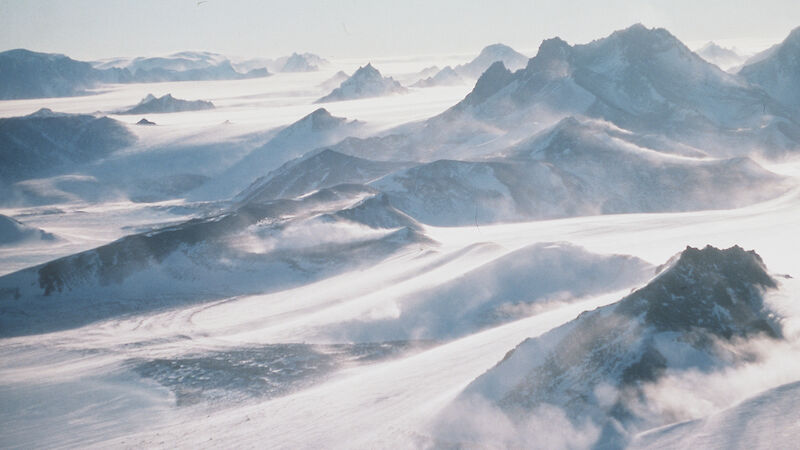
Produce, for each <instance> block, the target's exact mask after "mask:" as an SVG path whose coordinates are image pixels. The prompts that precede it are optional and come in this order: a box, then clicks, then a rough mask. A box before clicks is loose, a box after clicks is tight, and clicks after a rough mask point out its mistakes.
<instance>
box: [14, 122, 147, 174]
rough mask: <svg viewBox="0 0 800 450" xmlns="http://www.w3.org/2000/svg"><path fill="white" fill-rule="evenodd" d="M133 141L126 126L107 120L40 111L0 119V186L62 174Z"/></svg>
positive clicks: (133, 138) (132, 136)
mask: <svg viewBox="0 0 800 450" xmlns="http://www.w3.org/2000/svg"><path fill="white" fill-rule="evenodd" d="M135 141H136V138H135V137H134V135H133V134H132V133H131V132H130V131H128V129H127V128H126V127H125V125H123V124H122V123H120V122H118V121H116V120H113V119H110V118H108V117H95V116H92V115H88V114H66V113H57V112H53V111H51V110H49V109H41V110H39V111H37V112H35V113H33V114H30V115H27V116H22V117H10V118H5V119H0V184H10V183H12V182H16V181H19V180H24V179H27V178H34V177H43V176H50V175H55V174H59V173H63V171H64V170H66V169H68V168H71V167H72V166H74V165H76V164H84V163H88V162H90V161H95V160H97V159H99V158H102V157H104V156H107V155H109V154H111V153H112V152H114V151H116V150H119V149H121V148H124V147H126V146H129V145H131V144H133V143H134V142H135Z"/></svg>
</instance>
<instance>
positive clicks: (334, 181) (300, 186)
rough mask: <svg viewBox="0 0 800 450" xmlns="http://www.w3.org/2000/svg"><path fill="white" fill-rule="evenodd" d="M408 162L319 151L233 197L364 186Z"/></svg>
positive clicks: (280, 195)
mask: <svg viewBox="0 0 800 450" xmlns="http://www.w3.org/2000/svg"><path fill="white" fill-rule="evenodd" d="M411 165H413V164H411V163H402V162H388V161H370V160H367V159H362V158H356V157H354V156H349V155H344V154H342V153H338V152H335V151H333V150H322V151H320V152H316V153H314V154H311V155H307V156H304V157H302V158H299V159H297V160H293V161H290V162H288V163H286V164H284V165H282V166H281V167H279V168H278V169H276V170H274V171H272V172H270V173H269V174H267V175H266V176H264V177H261V178H258V179H257V180H256V181H254V182H253V184H251V185H250V186H249V187H248V188H247V189H245V190H244V191H242V192H241V193H240V194H239V195H237V196H236V200H237V201H241V202H250V201H267V200H275V199H279V198H297V197H300V196H302V195H305V194H309V193H311V192H314V191H316V190H319V189H324V188H329V187H333V186H336V185H339V184H346V183H351V184H366V183H369V182H371V181H373V180H376V179H378V178H380V177H382V176H384V175H386V174H388V173H391V172H393V171H395V170H398V169H402V168H405V167H408V166H411Z"/></svg>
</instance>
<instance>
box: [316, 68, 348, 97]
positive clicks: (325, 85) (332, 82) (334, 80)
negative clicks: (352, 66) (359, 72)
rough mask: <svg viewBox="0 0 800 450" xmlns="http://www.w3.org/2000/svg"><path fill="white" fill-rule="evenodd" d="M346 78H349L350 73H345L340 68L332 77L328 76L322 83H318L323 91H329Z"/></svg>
mask: <svg viewBox="0 0 800 450" xmlns="http://www.w3.org/2000/svg"><path fill="white" fill-rule="evenodd" d="M348 78H350V75H348V74H347V73H345V72H344V71H343V70H340V71H338V72H336V73H335V74H333V76H332V77H330V78H328V79H327V80H325V81H323V82H322V83H320V84H319V87H320V89H322V90H323V91H324V92H330V91H332V90H334V89H336V88H337V87H339V86H340V85H341V84H342V82H344V81H345V80H347V79H348Z"/></svg>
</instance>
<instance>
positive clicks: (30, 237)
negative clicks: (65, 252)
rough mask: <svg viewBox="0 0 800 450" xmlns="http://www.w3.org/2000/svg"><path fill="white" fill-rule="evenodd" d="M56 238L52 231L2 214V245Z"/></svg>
mask: <svg viewBox="0 0 800 450" xmlns="http://www.w3.org/2000/svg"><path fill="white" fill-rule="evenodd" d="M55 240H56V237H55V235H53V234H52V233H48V232H46V231H43V230H40V229H38V228H33V227H30V226H28V225H25V224H23V223H20V222H19V221H17V220H14V219H13V218H11V217H8V216H4V215H2V214H0V245H17V244H24V243H28V242H40V241H55Z"/></svg>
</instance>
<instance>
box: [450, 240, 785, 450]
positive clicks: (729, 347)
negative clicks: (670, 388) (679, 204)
mask: <svg viewBox="0 0 800 450" xmlns="http://www.w3.org/2000/svg"><path fill="white" fill-rule="evenodd" d="M777 287H778V283H777V281H776V280H775V279H774V278H773V277H771V276H770V275H769V274H768V273H767V271H766V267H765V266H764V264H763V262H762V261H761V258H760V257H759V256H758V255H757V254H755V253H754V252H752V251H750V252H747V251H744V250H743V249H741V248H739V247H732V248H729V249H727V250H719V249H717V248H713V247H706V248H704V249H695V248H687V249H686V250H685V251H683V252H682V253H680V254H679V255H677V256H676V257H674V258H673V259H672V260H670V262H668V263H667V265H666V266H665V268H663V270H662V271H661V273H660V274H659V275H658V276H657V277H656V278H654V279H653V280H652V281H651V282H650V283H648V284H647V285H646V286H644V287H642V288H641V289H638V290H636V291H635V292H634V293H632V294H631V295H629V296H627V297H625V298H623V299H622V300H620V301H619V302H617V303H615V304H612V305H609V306H606V307H602V308H599V309H596V310H594V311H591V312H585V313H583V314H581V315H580V316H579V317H578V318H577V319H575V320H574V321H572V322H570V323H568V324H566V325H563V326H561V327H559V328H557V329H555V330H552V331H550V332H548V333H546V334H544V335H542V336H541V337H538V338H534V339H528V340H526V341H524V342H523V343H521V344H520V345H519V346H518V347H517V348H515V349H514V350H513V351H511V352H509V353H508V355H506V357H505V358H504V359H503V361H501V362H500V363H499V364H498V365H497V366H495V367H494V368H493V369H491V370H489V371H488V372H487V373H486V374H484V375H483V376H481V377H479V378H478V379H477V380H475V381H474V382H473V383H472V384H471V385H470V386H469V387H467V389H466V390H465V391H464V392H463V393H462V394H461V395H460V397H459V399H458V400H457V401H456V402H455V404H454V405H453V407H452V408H451V409H450V412H448V413H445V414H444V415H443V416H442V419H441V420H442V424H443V425H442V427H441V429H442V430H444V431H443V433H442V434H441V439H442V442H457V443H460V444H466V445H470V444H476V443H479V442H481V443H486V442H492V444H494V445H501V446H507V445H511V446H514V445H516V444H520V443H522V442H528V441H527V439H532V441H529V442H533V443H536V442H540V443H543V444H545V445H546V443H547V442H548V440H547V439H549V438H550V437H549V436H551V437H552V438H553V439H556V438H558V437H559V436H562V433H563V430H559V429H550V432H549V433H548V432H544V434H543V435H542V436H536V435H532V434H530V432H531V430H539V431H542V430H546V427H544V426H542V425H541V423H540V422H539V421H540V420H541V419H542V415H544V417H548V416H553V415H554V414H555V416H556V417H561V418H562V419H563V418H567V419H568V425H569V427H572V428H575V429H579V430H582V431H584V434H583V435H584V436H585V433H589V434H590V435H591V437H594V444H595V445H600V446H610V447H617V446H621V445H624V444H625V442H627V440H628V439H629V438H630V436H631V435H632V434H635V433H636V432H639V431H643V430H647V429H650V428H653V427H657V426H661V425H664V424H667V423H670V422H673V421H674V420H675V417H673V416H671V415H670V414H669V413H668V412H667V411H659V409H658V408H657V406H658V405H647V406H648V408H643V405H642V399H643V398H648V397H647V391H648V388H649V387H650V386H653V385H654V384H656V383H658V382H659V381H660V380H661V379H662V378H664V377H666V376H673V375H674V374H676V373H682V372H688V371H694V370H699V371H702V372H706V373H713V372H718V371H724V370H727V369H728V368H730V367H736V366H737V365H742V364H745V363H747V362H749V359H748V358H749V357H752V355H751V354H750V353H749V352H743V351H742V350H743V349H746V345H747V342H748V341H750V340H753V339H769V340H771V341H773V342H775V343H779V342H782V340H783V329H782V327H781V323H780V320H779V318H778V316H777V315H776V312H775V311H773V310H772V309H771V308H770V307H769V306H767V305H765V303H764V294H765V293H767V292H770V291H773V290H775V289H776V288H777ZM696 389H699V390H702V389H704V388H703V386H696ZM650 399H651V400H652V399H653V398H652V397H650ZM471 406H474V407H475V408H476V411H475V413H474V414H471V413H469V414H465V413H464V412H463V411H464V410H465V409H464V408H469V407H471ZM459 411H460V412H459ZM554 411H555V412H554ZM655 412H661V414H657V413H655ZM487 414H490V415H492V416H494V417H499V419H497V420H500V421H501V422H502V423H504V424H505V427H506V428H505V431H506V433H503V434H499V435H493V434H492V433H493V432H490V431H486V434H485V435H484V433H483V431H481V430H486V428H487V427H485V426H484V427H481V426H476V427H473V426H472V425H474V424H475V423H476V422H474V421H481V420H482V419H483V418H484V417H486V415H487ZM530 420H533V421H534V422H533V423H531V422H530ZM569 427H568V429H569ZM582 444H586V442H583V443H582ZM534 445H536V444H534ZM581 446H583V445H581Z"/></svg>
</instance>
